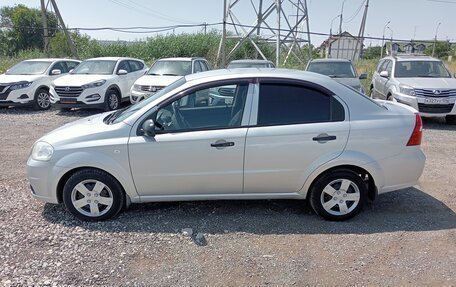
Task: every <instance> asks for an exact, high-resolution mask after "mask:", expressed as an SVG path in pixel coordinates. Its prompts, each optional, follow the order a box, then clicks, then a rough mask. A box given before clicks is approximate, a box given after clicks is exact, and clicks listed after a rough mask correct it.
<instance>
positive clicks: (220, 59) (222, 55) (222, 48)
mask: <svg viewBox="0 0 456 287" xmlns="http://www.w3.org/2000/svg"><path fill="white" fill-rule="evenodd" d="M226 5H227V3H226V0H223V30H222V39H220V44H219V48H218V52H217V60H216V64H217V67H218V68H220V67H222V68H224V67H225V64H226V63H225V61H226V55H225V42H226V17H227V15H226V14H227V9H226ZM219 63H220V66H219Z"/></svg>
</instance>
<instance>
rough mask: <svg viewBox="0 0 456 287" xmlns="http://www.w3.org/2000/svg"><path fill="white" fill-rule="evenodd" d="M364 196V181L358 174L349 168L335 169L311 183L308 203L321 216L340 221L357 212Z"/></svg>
mask: <svg viewBox="0 0 456 287" xmlns="http://www.w3.org/2000/svg"><path fill="white" fill-rule="evenodd" d="M366 197H367V186H366V183H365V182H364V181H363V180H362V179H361V177H360V176H359V175H358V174H356V173H355V172H353V171H351V170H335V171H332V172H329V173H327V174H325V175H323V176H321V177H320V178H318V179H317V181H316V182H315V183H314V184H313V187H312V189H311V191H310V205H311V206H312V208H313V210H314V211H315V212H316V213H317V214H318V215H320V216H322V217H323V218H325V219H328V220H334V221H341V220H346V219H349V218H352V217H353V216H355V215H356V214H357V213H359V212H360V211H361V209H362V207H363V205H364V203H365V201H366Z"/></svg>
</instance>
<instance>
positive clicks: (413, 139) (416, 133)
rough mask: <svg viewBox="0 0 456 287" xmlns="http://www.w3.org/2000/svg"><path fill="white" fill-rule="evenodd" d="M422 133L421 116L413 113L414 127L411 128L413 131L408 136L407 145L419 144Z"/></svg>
mask: <svg viewBox="0 0 456 287" xmlns="http://www.w3.org/2000/svg"><path fill="white" fill-rule="evenodd" d="M422 135H423V121H422V120H421V116H420V115H419V114H415V128H414V129H413V133H412V135H411V136H410V139H409V141H408V143H407V146H413V145H420V144H421V137H422Z"/></svg>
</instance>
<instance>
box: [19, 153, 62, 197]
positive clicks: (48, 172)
mask: <svg viewBox="0 0 456 287" xmlns="http://www.w3.org/2000/svg"><path fill="white" fill-rule="evenodd" d="M67 171H68V169H65V168H61V167H56V166H54V165H53V164H52V163H50V162H43V161H36V160H33V159H32V158H29V159H28V161H27V177H28V180H29V183H30V188H31V193H32V196H33V197H34V198H35V199H38V200H41V201H45V202H49V203H59V199H58V197H57V185H58V180H59V179H60V178H61V177H62V176H63V175H64V174H65V173H66V172H67Z"/></svg>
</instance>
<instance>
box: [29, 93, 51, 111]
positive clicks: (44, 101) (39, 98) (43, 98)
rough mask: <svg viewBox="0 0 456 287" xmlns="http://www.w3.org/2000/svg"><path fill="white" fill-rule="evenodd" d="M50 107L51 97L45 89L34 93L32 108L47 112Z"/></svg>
mask: <svg viewBox="0 0 456 287" xmlns="http://www.w3.org/2000/svg"><path fill="white" fill-rule="evenodd" d="M50 107H51V97H50V95H49V91H48V90H46V89H39V90H37V91H36V93H35V99H34V101H33V108H34V109H35V110H47V109H49V108H50Z"/></svg>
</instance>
